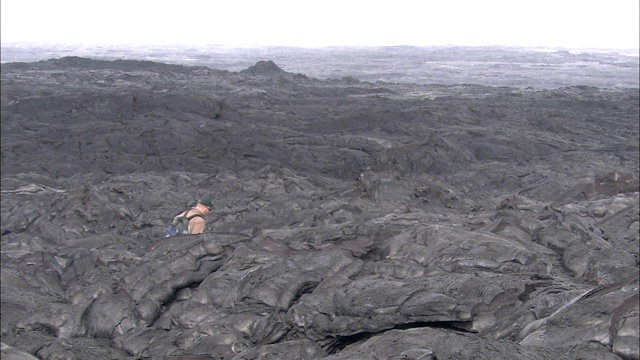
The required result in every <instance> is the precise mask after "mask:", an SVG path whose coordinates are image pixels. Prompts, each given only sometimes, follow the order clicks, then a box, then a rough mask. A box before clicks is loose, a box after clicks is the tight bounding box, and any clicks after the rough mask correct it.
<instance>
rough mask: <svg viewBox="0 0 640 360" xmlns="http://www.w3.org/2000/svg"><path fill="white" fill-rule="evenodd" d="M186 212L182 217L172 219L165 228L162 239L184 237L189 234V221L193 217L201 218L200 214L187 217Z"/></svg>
mask: <svg viewBox="0 0 640 360" xmlns="http://www.w3.org/2000/svg"><path fill="white" fill-rule="evenodd" d="M187 213H188V211H187V212H185V214H184V215H182V216H176V217H175V218H173V221H172V222H171V224H169V227H168V228H167V231H166V232H165V233H164V237H170V236H175V235H186V234H188V233H189V221H191V219H193V218H194V217H202V215H200V214H194V215H191V216H187Z"/></svg>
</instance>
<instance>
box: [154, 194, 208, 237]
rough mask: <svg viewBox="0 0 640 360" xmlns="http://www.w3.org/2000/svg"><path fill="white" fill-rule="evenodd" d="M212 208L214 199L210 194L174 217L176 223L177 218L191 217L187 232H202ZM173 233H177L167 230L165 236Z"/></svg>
mask: <svg viewBox="0 0 640 360" xmlns="http://www.w3.org/2000/svg"><path fill="white" fill-rule="evenodd" d="M212 208H213V201H211V198H210V197H208V196H206V197H203V198H201V199H200V200H198V202H197V203H196V205H195V206H194V207H192V208H191V209H188V210H185V211H183V212H181V213H180V214H178V215H176V217H175V218H174V223H175V219H178V218H180V217H186V218H187V219H189V225H188V228H187V232H186V233H187V234H189V235H196V234H202V233H203V232H204V229H205V225H206V222H205V220H204V217H205V216H206V215H208V214H209V213H210V212H211V209H212ZM171 235H175V233H171V234H170V233H169V231H167V233H166V234H165V236H171Z"/></svg>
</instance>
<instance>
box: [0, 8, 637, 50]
mask: <svg viewBox="0 0 640 360" xmlns="http://www.w3.org/2000/svg"><path fill="white" fill-rule="evenodd" d="M639 4H640V1H639V0H392V1H376V0H362V1H361V0H223V1H218V0H209V1H199V0H181V1H176V0H150V1H147V0H2V2H1V3H0V6H1V11H0V14H1V16H2V21H1V23H0V25H1V27H2V29H1V32H0V35H1V41H2V43H9V42H47V43H84V44H112V45H121V44H158V45H163V44H166V45H168V44H193V45H197V44H219V45H231V46H244V45H293V46H310V47H315V46H330V45H373V46H377V45H380V46H385V45H417V46H421V45H449V44H450V45H471V46H486V45H522V46H546V47H556V48H557V47H564V48H602V49H638V47H639V43H640V40H639V37H638V34H639V32H640V25H639V21H638V18H639V13H640V9H639Z"/></svg>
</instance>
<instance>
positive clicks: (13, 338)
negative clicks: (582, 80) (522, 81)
mask: <svg viewBox="0 0 640 360" xmlns="http://www.w3.org/2000/svg"><path fill="white" fill-rule="evenodd" d="M1 80H2V98H1V104H2V114H1V115H2V143H1V149H2V210H1V214H2V221H1V231H2V251H1V260H2V269H1V276H2V277H1V285H2V286H1V288H0V290H1V305H2V307H1V309H2V310H1V320H2V329H1V336H2V348H1V349H0V351H1V353H2V358H3V359H4V358H5V357H6V358H7V359H31V358H34V357H36V358H41V359H57V358H69V359H72V358H77V359H89V358H91V359H94V358H95V359H97V358H105V359H106V358H111V359H129V358H150V359H268V358H279V359H312V358H314V359H322V358H325V359H345V360H346V359H367V360H369V359H549V358H553V359H576V358H581V359H594V360H595V359H638V358H640V350H639V348H638V345H637V344H638V339H639V330H638V327H639V326H638V318H639V308H638V294H639V291H638V270H639V268H638V247H639V236H638V229H639V227H638V224H639V215H638V213H639V200H638V162H639V159H638V134H639V129H638V128H639V125H638V116H639V96H638V89H599V88H592V87H568V88H560V89H555V90H534V89H524V90H523V89H515V88H507V87H485V86H479V85H451V86H443V85H437V86H436V85H419V84H406V83H405V84H395V83H382V82H378V83H375V84H373V83H367V82H359V81H357V80H355V79H352V78H349V79H347V78H346V79H343V80H317V79H313V78H310V77H307V76H305V75H302V74H292V73H287V72H285V71H283V70H281V69H280V68H279V67H278V66H277V65H276V64H274V63H272V62H269V61H266V62H259V63H257V64H256V65H255V66H252V67H250V68H248V69H246V70H244V71H241V72H228V71H218V70H212V69H209V68H205V67H186V66H179V65H164V64H159V63H151V62H140V61H114V62H108V61H94V60H88V59H83V58H62V59H57V60H50V61H43V62H38V63H20V64H3V65H2V79H1ZM205 194H206V195H211V196H212V197H213V198H214V202H215V208H214V210H213V212H212V214H211V215H210V216H209V217H208V219H207V220H208V225H207V231H206V233H204V234H202V235H197V236H179V237H174V238H168V239H165V238H162V233H163V232H164V230H165V227H166V224H167V223H168V221H169V219H170V218H171V217H172V216H173V215H174V214H175V213H177V212H178V211H180V210H182V209H183V208H184V207H186V206H187V205H188V204H189V202H191V201H192V200H194V199H196V198H197V197H199V196H202V195H205Z"/></svg>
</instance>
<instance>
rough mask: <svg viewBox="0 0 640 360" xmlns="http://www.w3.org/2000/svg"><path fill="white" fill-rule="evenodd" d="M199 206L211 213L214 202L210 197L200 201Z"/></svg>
mask: <svg viewBox="0 0 640 360" xmlns="http://www.w3.org/2000/svg"><path fill="white" fill-rule="evenodd" d="M198 206H199V207H200V208H201V210H206V211H207V212H209V211H211V209H213V201H211V198H210V197H208V196H205V197H203V198H202V199H200V200H198Z"/></svg>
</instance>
